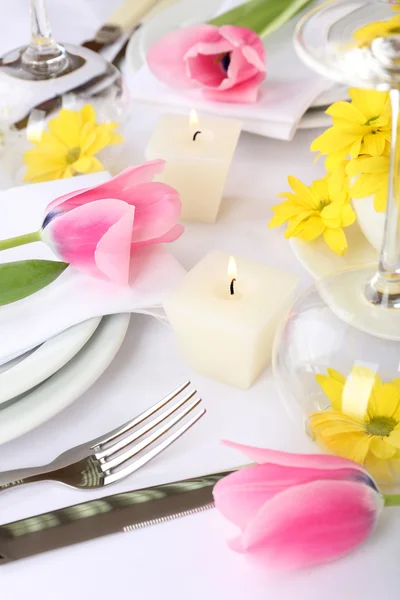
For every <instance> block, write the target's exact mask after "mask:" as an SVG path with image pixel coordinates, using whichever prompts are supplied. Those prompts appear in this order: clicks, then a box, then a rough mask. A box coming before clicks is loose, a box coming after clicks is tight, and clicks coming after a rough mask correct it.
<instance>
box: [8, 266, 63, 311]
mask: <svg viewBox="0 0 400 600" xmlns="http://www.w3.org/2000/svg"><path fill="white" fill-rule="evenodd" d="M67 267H68V263H65V262H57V261H54V260H21V261H17V262H11V263H4V264H1V265H0V306H3V305H4V304H10V303H11V302H16V300H21V299H22V298H26V297H27V296H30V295H31V294H34V293H35V292H38V291H39V290H41V289H42V288H44V287H46V285H49V284H50V283H52V281H54V280H55V279H57V277H58V276H59V275H61V273H62V272H63V271H65V269H66V268H67Z"/></svg>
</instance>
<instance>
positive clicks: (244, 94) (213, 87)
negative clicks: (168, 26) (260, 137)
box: [147, 24, 266, 103]
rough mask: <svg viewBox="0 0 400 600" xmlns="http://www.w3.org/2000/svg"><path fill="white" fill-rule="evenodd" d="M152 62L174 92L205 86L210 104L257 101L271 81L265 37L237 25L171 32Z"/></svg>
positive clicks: (153, 49) (154, 51) (155, 47)
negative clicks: (215, 102) (266, 57)
mask: <svg viewBox="0 0 400 600" xmlns="http://www.w3.org/2000/svg"><path fill="white" fill-rule="evenodd" d="M147 63H148V65H149V68H150V70H151V71H152V72H153V74H154V75H155V76H156V77H157V78H158V79H160V80H161V81H164V82H165V83H167V84H169V85H171V86H172V87H183V88H187V87H189V88H190V87H201V88H203V95H204V97H205V98H206V99H208V100H217V101H221V102H246V103H248V102H255V101H256V100H257V96H258V88H259V87H260V84H261V83H262V81H264V79H265V77H266V73H265V50H264V46H263V45H262V42H261V40H260V38H259V37H258V35H257V34H256V33H254V31H251V30H250V29H246V28H245V27H235V26H233V25H224V26H223V27H216V26H215V25H204V24H203V25H192V26H190V27H185V28H183V29H178V30H176V31H172V32H171V33H168V34H167V35H165V36H164V37H162V38H161V39H160V40H158V41H157V42H156V43H155V44H153V46H151V48H150V50H149V52H148V54H147Z"/></svg>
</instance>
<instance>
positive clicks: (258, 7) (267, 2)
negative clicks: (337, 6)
mask: <svg viewBox="0 0 400 600" xmlns="http://www.w3.org/2000/svg"><path fill="white" fill-rule="evenodd" d="M313 1H314V0H250V1H249V2H245V3H244V4H241V5H240V6H237V7H236V8H233V9H232V10H229V11H228V12H226V13H224V14H222V15H219V17H216V18H215V19H211V21H208V23H209V24H210V25H216V26H217V27H221V26H222V25H236V26H237V27H247V28H248V29H252V30H253V31H255V32H256V33H257V34H258V35H259V36H260V37H266V36H267V35H269V34H271V33H272V32H273V31H276V30H277V29H279V27H282V25H284V24H285V23H286V22H287V21H288V20H289V19H291V18H292V17H294V16H295V15H297V14H298V13H299V12H300V11H301V10H303V8H305V7H306V6H307V5H309V4H311V3H312V2H313Z"/></svg>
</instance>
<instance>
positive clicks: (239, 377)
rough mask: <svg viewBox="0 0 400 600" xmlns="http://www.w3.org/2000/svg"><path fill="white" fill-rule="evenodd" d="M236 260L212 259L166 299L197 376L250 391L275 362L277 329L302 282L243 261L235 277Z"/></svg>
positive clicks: (216, 254)
mask: <svg viewBox="0 0 400 600" xmlns="http://www.w3.org/2000/svg"><path fill="white" fill-rule="evenodd" d="M232 260H233V259H230V257H229V255H228V254H224V253H220V252H213V253H211V254H208V255H207V256H206V257H205V258H204V259H203V260H202V261H200V263H199V264H198V265H196V266H195V267H194V269H192V270H191V271H190V272H189V273H188V274H187V275H186V277H185V279H184V280H183V281H182V283H181V284H180V285H179V286H178V288H177V289H175V290H174V291H173V292H172V294H171V295H170V296H169V297H168V298H167V300H166V302H165V310H166V312H167V315H168V317H169V320H170V322H171V325H172V328H173V329H174V331H175V334H176V336H177V339H178V342H179V344H180V346H181V348H182V350H183V354H184V356H185V358H186V360H187V361H188V363H189V364H190V365H191V367H192V368H193V369H194V370H195V371H197V372H198V373H200V374H202V375H205V376H207V377H211V378H212V379H217V380H218V381H222V382H224V383H227V384H229V385H232V386H235V387H238V388H242V389H247V388H249V387H250V386H251V384H252V383H253V382H254V381H255V380H256V379H257V377H258V376H259V375H260V374H261V372H262V371H263V370H264V369H265V367H266V366H267V364H268V363H269V361H270V359H271V353H272V343H273V338H274V334H275V329H276V326H277V325H278V323H279V321H280V320H281V318H282V317H283V316H284V315H285V313H286V312H287V310H288V309H289V307H290V302H291V300H292V296H293V293H294V291H295V289H296V287H297V285H298V282H299V280H298V278H297V277H296V276H295V275H293V274H291V273H287V272H285V271H280V270H278V269H272V268H270V267H267V266H265V265H261V264H259V263H256V262H253V261H250V260H244V259H237V273H236V271H235V268H236V265H235V261H233V263H234V264H232ZM228 267H229V268H228ZM232 292H233V293H232Z"/></svg>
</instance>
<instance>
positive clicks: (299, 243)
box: [289, 222, 378, 279]
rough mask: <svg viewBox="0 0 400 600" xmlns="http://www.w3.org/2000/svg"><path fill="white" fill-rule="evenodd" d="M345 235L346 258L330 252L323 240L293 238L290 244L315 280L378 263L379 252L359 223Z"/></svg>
mask: <svg viewBox="0 0 400 600" xmlns="http://www.w3.org/2000/svg"><path fill="white" fill-rule="evenodd" d="M345 233H346V237H347V242H348V245H349V249H348V250H347V252H346V254H345V255H344V256H339V255H338V254H335V252H333V251H332V250H330V248H328V246H327V245H326V244H325V242H324V241H323V239H322V238H318V239H317V240H315V241H313V242H304V241H303V240H299V239H297V238H291V239H290V240H289V243H290V245H291V247H292V250H293V252H294V254H295V256H296V258H297V259H298V260H299V261H300V263H301V264H302V265H303V267H304V268H305V269H306V271H308V273H310V275H311V276H312V277H314V278H315V279H320V278H321V277H325V276H327V275H331V274H332V273H335V272H336V271H340V270H341V269H346V268H347V267H357V266H359V265H365V264H369V263H374V262H376V261H377V259H378V253H377V251H376V250H375V249H374V248H373V247H372V246H371V244H370V243H369V242H368V241H367V239H366V238H365V237H364V234H363V233H362V231H361V229H360V227H359V226H358V224H357V222H356V223H354V224H353V225H351V226H350V227H346V229H345Z"/></svg>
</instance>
